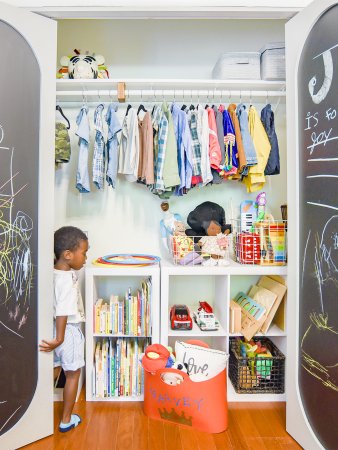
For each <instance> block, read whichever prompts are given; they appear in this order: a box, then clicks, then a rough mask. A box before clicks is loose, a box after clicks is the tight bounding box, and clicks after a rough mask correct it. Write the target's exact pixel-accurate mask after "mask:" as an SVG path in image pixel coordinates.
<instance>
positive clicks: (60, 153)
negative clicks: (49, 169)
mask: <svg viewBox="0 0 338 450" xmlns="http://www.w3.org/2000/svg"><path fill="white" fill-rule="evenodd" d="M70 155H71V147H70V138H69V133H68V128H67V127H66V125H65V124H63V123H62V122H56V123H55V165H56V166H58V165H59V164H60V163H67V162H69V160H70Z"/></svg>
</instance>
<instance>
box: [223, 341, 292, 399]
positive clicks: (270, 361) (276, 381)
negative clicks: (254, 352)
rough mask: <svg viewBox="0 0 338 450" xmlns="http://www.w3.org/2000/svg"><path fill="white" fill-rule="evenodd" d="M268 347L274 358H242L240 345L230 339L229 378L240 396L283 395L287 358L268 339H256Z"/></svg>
mask: <svg viewBox="0 0 338 450" xmlns="http://www.w3.org/2000/svg"><path fill="white" fill-rule="evenodd" d="M257 340H260V341H261V342H262V345H264V346H265V347H267V348H268V349H269V351H270V352H271V354H272V357H259V358H248V357H243V356H241V352H240V343H239V341H238V340H237V339H235V338H231V339H230V359H229V378H230V380H231V383H232V385H233V387H234V389H235V391H236V392H237V393H239V394H268V393H269V394H282V393H284V384H285V356H284V355H283V353H282V352H281V351H279V350H278V348H277V347H276V346H275V345H274V343H273V342H272V341H270V339H268V338H259V339H258V338H254V341H255V342H256V341H257Z"/></svg>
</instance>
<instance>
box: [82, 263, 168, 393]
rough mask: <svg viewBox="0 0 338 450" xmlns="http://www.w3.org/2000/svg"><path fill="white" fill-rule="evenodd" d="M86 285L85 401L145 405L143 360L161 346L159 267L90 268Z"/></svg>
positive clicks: (87, 269) (86, 274) (86, 276)
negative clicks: (150, 346)
mask: <svg viewBox="0 0 338 450" xmlns="http://www.w3.org/2000/svg"><path fill="white" fill-rule="evenodd" d="M85 285H86V295H85V297H86V317H87V319H86V380H87V382H86V400H87V401H141V400H143V392H142V389H143V388H142V383H143V374H142V370H143V369H141V366H140V364H139V363H138V359H139V356H140V354H141V353H142V352H143V351H144V347H145V346H146V345H147V344H148V343H151V342H159V330H160V328H159V322H160V320H159V316H160V312H159V304H160V301H159V298H160V268H159V266H145V267H107V268H106V267H98V266H88V267H86V273H85ZM98 300H99V302H98ZM103 305H104V306H103Z"/></svg>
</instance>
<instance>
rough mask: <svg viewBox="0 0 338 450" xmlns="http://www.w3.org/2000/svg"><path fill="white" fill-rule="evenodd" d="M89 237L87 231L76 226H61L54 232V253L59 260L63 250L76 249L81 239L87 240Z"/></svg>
mask: <svg viewBox="0 0 338 450" xmlns="http://www.w3.org/2000/svg"><path fill="white" fill-rule="evenodd" d="M87 240H88V237H87V236H86V235H85V233H84V232H83V231H82V230H80V229H79V228H76V227H71V226H67V227H61V228H59V229H58V230H56V231H55V233H54V254H55V258H56V259H57V260H58V259H59V258H60V256H61V254H62V252H64V251H66V250H70V251H74V250H76V249H77V248H78V247H79V245H80V241H87Z"/></svg>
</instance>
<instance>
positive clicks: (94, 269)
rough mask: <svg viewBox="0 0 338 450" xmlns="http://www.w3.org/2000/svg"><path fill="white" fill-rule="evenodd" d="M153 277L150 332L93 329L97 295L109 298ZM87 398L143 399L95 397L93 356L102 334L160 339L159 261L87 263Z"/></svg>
mask: <svg viewBox="0 0 338 450" xmlns="http://www.w3.org/2000/svg"><path fill="white" fill-rule="evenodd" d="M149 277H151V286H152V287H151V289H152V291H151V318H152V323H151V330H152V334H151V336H133V335H122V334H113V333H94V332H93V330H94V324H93V308H94V304H95V302H96V300H97V299H98V298H108V297H109V296H110V295H111V294H112V293H115V294H119V295H121V292H123V293H125V292H126V291H127V289H128V287H130V286H133V289H134V288H135V287H137V288H138V287H139V285H140V281H141V280H143V279H146V278H149ZM85 278H86V311H87V317H86V319H87V320H86V379H87V383H86V400H87V401H100V402H101V401H103V402H125V401H142V400H143V395H142V396H121V397H104V398H101V397H95V396H93V393H92V377H93V357H94V351H95V343H96V341H97V340H98V339H99V338H126V339H142V338H143V339H145V338H150V339H151V340H152V342H156V343H157V342H159V340H160V338H159V322H160V321H159V316H160V313H159V304H160V300H159V296H160V268H159V265H158V264H156V265H151V266H143V267H129V266H128V267H120V266H119V267H101V266H95V265H91V264H89V265H88V266H86V273H85Z"/></svg>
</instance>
